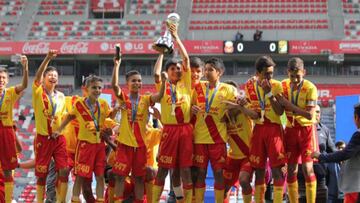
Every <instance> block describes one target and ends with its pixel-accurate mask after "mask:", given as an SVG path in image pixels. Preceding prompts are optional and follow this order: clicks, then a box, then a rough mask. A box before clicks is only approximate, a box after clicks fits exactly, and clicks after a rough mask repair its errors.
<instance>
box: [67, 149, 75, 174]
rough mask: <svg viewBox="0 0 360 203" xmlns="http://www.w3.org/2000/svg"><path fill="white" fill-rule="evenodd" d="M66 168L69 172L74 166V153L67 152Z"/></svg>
mask: <svg viewBox="0 0 360 203" xmlns="http://www.w3.org/2000/svg"><path fill="white" fill-rule="evenodd" d="M67 154H68V166H69V168H70V170H71V169H72V168H74V166H75V153H71V152H68V153H67Z"/></svg>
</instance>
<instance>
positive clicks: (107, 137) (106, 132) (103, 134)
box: [100, 128, 113, 142]
mask: <svg viewBox="0 0 360 203" xmlns="http://www.w3.org/2000/svg"><path fill="white" fill-rule="evenodd" d="M112 133H113V131H112V129H111V128H104V129H102V130H101V132H100V137H101V139H103V140H104V141H105V142H108V141H109V140H110V136H111V135H112Z"/></svg>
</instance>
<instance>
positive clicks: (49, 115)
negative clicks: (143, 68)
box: [0, 25, 319, 203]
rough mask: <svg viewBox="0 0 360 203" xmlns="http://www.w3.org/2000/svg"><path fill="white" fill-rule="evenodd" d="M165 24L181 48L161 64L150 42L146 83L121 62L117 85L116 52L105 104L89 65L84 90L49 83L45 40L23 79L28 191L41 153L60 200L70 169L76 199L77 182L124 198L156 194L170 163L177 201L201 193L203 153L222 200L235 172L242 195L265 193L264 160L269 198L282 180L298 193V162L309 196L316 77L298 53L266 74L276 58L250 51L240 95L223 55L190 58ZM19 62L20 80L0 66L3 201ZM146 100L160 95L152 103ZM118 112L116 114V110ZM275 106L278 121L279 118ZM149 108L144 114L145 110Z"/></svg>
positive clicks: (42, 173)
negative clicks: (282, 68)
mask: <svg viewBox="0 0 360 203" xmlns="http://www.w3.org/2000/svg"><path fill="white" fill-rule="evenodd" d="M169 32H170V33H171V35H172V38H173V41H174V43H175V45H176V47H177V49H178V52H179V55H180V56H181V59H177V58H171V59H169V60H168V61H167V62H166V63H165V65H164V68H163V59H164V54H163V53H159V57H158V59H157V61H156V64H155V67H154V80H155V81H154V83H155V87H156V90H157V92H156V93H153V94H144V95H142V94H140V90H141V86H142V78H141V74H140V73H139V72H137V71H129V72H127V73H126V75H125V78H124V79H125V82H126V84H127V88H126V89H124V88H121V87H120V85H119V68H120V64H121V57H115V58H114V69H113V74H112V81H111V84H112V88H113V92H114V95H115V97H116V101H117V104H116V107H114V108H111V107H110V106H109V104H108V103H107V102H106V100H104V99H101V98H99V97H100V95H101V92H102V88H103V80H102V79H101V78H100V77H98V76H96V75H90V76H88V77H87V78H86V79H85V80H84V82H83V85H82V91H83V95H82V96H77V95H76V96H65V95H64V94H63V93H61V92H60V91H58V90H56V85H57V84H58V81H59V78H58V72H57V70H56V68H55V67H52V66H48V65H49V63H50V62H51V60H53V59H54V58H55V57H56V56H57V51H56V50H50V51H49V52H48V54H47V56H46V57H45V59H44V61H43V62H42V64H41V65H40V67H39V68H38V70H37V72H36V75H35V80H34V82H33V84H32V104H33V108H34V115H35V125H36V136H35V140H34V151H35V160H34V163H33V167H34V168H35V175H36V178H37V182H36V200H37V202H44V199H45V195H44V194H45V188H46V178H47V175H48V171H49V165H50V163H51V162H54V164H55V165H54V166H55V170H56V172H57V176H56V177H57V180H56V202H66V196H69V195H70V194H67V191H68V188H67V187H68V180H69V175H70V174H73V175H74V176H75V182H74V186H73V188H72V196H71V195H70V196H71V202H81V198H80V197H81V196H80V195H81V194H82V196H83V197H84V198H85V199H86V202H114V203H119V202H124V201H126V200H128V199H129V198H131V199H132V201H133V202H153V203H155V202H156V203H157V202H159V201H160V197H161V194H162V192H163V188H164V184H165V180H166V177H167V175H168V174H170V176H171V180H172V181H171V185H172V188H173V191H174V193H175V195H176V201H177V202H186V203H190V202H196V203H201V202H204V195H205V189H206V182H205V179H206V176H207V169H208V164H209V162H210V165H211V169H212V171H213V174H214V180H215V181H214V185H211V186H213V188H214V199H215V202H216V203H222V202H227V201H228V198H229V191H230V189H231V187H232V186H233V185H235V184H236V183H237V182H238V183H239V184H240V186H241V188H242V196H243V201H244V202H245V203H250V202H252V201H253V199H254V200H255V202H259V203H261V202H265V191H266V184H265V169H266V166H267V165H268V164H269V165H270V168H271V171H272V177H273V184H274V189H273V199H274V202H282V201H283V194H284V192H285V190H287V193H288V196H289V200H290V202H291V203H294V202H298V196H299V194H298V182H297V173H298V170H299V169H298V164H299V163H302V165H301V166H302V168H301V170H302V173H303V174H304V177H305V180H306V199H307V202H309V203H310V202H312V203H314V202H315V199H316V185H317V184H316V176H315V173H314V169H313V162H314V161H317V160H316V159H313V157H312V154H313V153H314V152H317V151H319V149H318V143H317V139H316V135H315V133H316V128H314V123H315V107H316V104H317V89H316V86H315V85H314V84H313V83H311V82H310V81H309V80H306V79H304V76H305V74H306V70H305V67H304V62H303V60H302V59H300V58H298V57H294V58H291V59H289V61H288V65H287V66H288V67H287V68H288V78H287V79H285V80H283V81H277V80H275V79H273V73H274V69H275V68H276V64H275V62H274V61H273V60H272V58H271V57H269V56H260V57H259V58H258V59H257V60H256V62H255V69H256V74H255V75H254V76H252V77H251V78H249V79H248V81H247V82H246V83H245V84H244V87H245V88H244V89H245V95H240V94H239V90H238V85H237V83H235V82H233V81H226V82H221V77H222V75H223V73H224V71H225V66H224V63H223V62H222V60H221V59H218V58H211V59H208V60H206V61H205V62H203V61H202V60H201V59H200V58H198V57H193V58H189V56H188V54H187V52H186V49H185V47H184V45H183V44H182V42H181V40H180V38H179V36H178V32H177V26H176V25H169ZM21 64H22V66H23V80H22V83H21V84H19V85H16V86H13V87H6V85H7V84H8V82H9V75H8V73H7V72H6V69H2V68H1V69H0V91H1V100H0V108H1V109H0V121H1V122H0V134H1V135H0V146H1V147H0V154H1V156H0V160H1V171H2V175H3V180H4V195H3V196H2V197H1V198H2V199H3V200H4V201H3V200H1V201H0V202H6V203H8V202H11V201H12V196H13V189H14V180H13V171H14V169H15V168H17V167H18V166H19V163H18V161H17V148H16V135H15V130H14V128H13V126H14V123H13V119H12V117H13V114H12V112H13V108H14V104H15V102H16V101H17V99H18V98H19V97H20V95H21V93H22V92H23V91H24V90H25V89H26V88H27V85H28V61H27V58H26V56H22V58H21ZM162 69H164V71H163V72H162ZM203 77H204V78H205V79H203ZM155 103H159V104H160V107H161V108H160V109H159V110H158V109H156V108H155V106H154V105H155ZM160 112H161V113H160ZM118 113H120V114H121V119H120V120H117V119H115V117H116V115H117V114H118ZM283 114H285V115H286V118H287V119H286V120H287V121H286V123H285V124H284V123H282V122H281V118H280V117H281V116H282V115H283ZM150 115H152V117H153V118H154V119H149V118H150ZM20 166H21V163H20ZM93 175H94V176H95V181H96V191H94V192H95V194H96V197H95V198H94V196H93V194H92V191H91V182H92V177H93ZM253 176H254V177H255V187H254V188H253V186H252V184H251V183H252V181H253V180H252V177H253ZM70 177H71V176H70ZM105 179H106V181H105ZM105 182H106V184H105ZM285 186H286V187H285ZM89 188H90V189H89Z"/></svg>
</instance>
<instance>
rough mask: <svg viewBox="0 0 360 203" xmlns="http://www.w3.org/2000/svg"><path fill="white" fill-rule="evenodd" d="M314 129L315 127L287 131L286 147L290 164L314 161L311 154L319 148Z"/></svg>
mask: <svg viewBox="0 0 360 203" xmlns="http://www.w3.org/2000/svg"><path fill="white" fill-rule="evenodd" d="M314 129H315V128H314V127H313V126H305V127H302V126H298V127H292V128H286V129H285V136H284V145H285V151H286V154H287V158H288V163H289V164H298V163H306V162H312V161H313V159H312V158H311V153H312V152H314V151H315V150H316V149H317V147H316V146H318V144H317V141H316V134H315V130H314ZM314 146H315V147H314ZM300 157H301V160H300Z"/></svg>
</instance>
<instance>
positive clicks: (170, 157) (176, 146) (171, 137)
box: [157, 124, 193, 168]
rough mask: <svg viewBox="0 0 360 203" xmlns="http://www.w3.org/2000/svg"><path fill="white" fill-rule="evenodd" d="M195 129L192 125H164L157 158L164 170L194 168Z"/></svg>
mask: <svg viewBox="0 0 360 203" xmlns="http://www.w3.org/2000/svg"><path fill="white" fill-rule="evenodd" d="M192 132H193V128H192V125H191V124H178V125H164V129H163V132H162V138H161V141H160V146H159V155H158V157H157V161H158V166H159V167H163V168H175V167H179V168H187V167H190V166H192V156H193V133H192Z"/></svg>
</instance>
